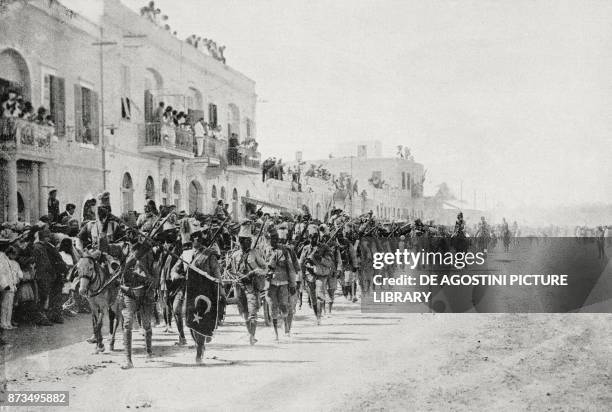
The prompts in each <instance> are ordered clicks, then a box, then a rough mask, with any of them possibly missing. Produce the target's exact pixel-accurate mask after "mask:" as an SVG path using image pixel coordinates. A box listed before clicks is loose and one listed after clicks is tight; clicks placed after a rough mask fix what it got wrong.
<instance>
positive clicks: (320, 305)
mask: <svg viewBox="0 0 612 412" xmlns="http://www.w3.org/2000/svg"><path fill="white" fill-rule="evenodd" d="M316 305H317V307H316V310H315V314H316V316H317V325H320V324H321V312H322V310H323V308H324V307H325V302H323V301H321V300H319V299H317V303H316Z"/></svg>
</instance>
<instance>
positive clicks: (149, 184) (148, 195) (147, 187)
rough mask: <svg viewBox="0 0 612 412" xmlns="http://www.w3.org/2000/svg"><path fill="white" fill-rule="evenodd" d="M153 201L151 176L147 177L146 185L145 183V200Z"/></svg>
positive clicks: (153, 190) (153, 192) (153, 187)
mask: <svg viewBox="0 0 612 412" xmlns="http://www.w3.org/2000/svg"><path fill="white" fill-rule="evenodd" d="M149 199H151V200H155V183H154V182H153V178H152V177H151V176H149V177H147V183H145V200H149Z"/></svg>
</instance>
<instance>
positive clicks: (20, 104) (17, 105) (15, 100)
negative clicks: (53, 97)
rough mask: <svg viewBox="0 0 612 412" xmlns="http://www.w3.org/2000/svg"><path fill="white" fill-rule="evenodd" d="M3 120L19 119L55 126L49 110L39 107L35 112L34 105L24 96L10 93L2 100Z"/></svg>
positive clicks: (0, 105)
mask: <svg viewBox="0 0 612 412" xmlns="http://www.w3.org/2000/svg"><path fill="white" fill-rule="evenodd" d="M0 107H1V108H2V117H3V118H18V119H23V120H27V121H31V122H36V123H39V124H44V125H47V126H54V122H53V117H52V116H51V115H50V114H49V113H47V109H45V108H44V107H42V106H41V107H39V108H38V110H37V111H36V112H35V111H34V107H33V106H32V103H31V102H29V101H28V100H25V99H24V98H23V96H22V95H20V94H18V93H16V92H14V91H10V92H8V93H7V94H6V95H5V96H2V98H1V99H0Z"/></svg>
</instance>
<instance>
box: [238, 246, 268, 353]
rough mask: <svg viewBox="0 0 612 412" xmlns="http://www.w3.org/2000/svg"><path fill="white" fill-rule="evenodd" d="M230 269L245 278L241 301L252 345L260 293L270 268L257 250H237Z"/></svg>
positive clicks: (241, 287) (240, 289)
mask: <svg viewBox="0 0 612 412" xmlns="http://www.w3.org/2000/svg"><path fill="white" fill-rule="evenodd" d="M245 254H246V256H245ZM230 268H231V271H232V273H234V274H236V275H238V276H243V278H242V279H241V280H240V287H239V292H240V296H239V301H240V304H241V305H242V308H243V312H244V314H245V320H246V326H247V330H248V331H249V334H250V335H251V343H254V342H253V341H254V338H255V330H256V329H257V311H258V310H259V293H260V292H261V291H263V290H264V289H265V276H266V274H267V273H268V266H267V265H266V262H265V261H264V260H263V258H262V257H261V255H260V253H259V252H258V251H257V250H250V251H248V252H244V251H243V250H237V251H236V252H234V253H233V254H232V256H231V260H230Z"/></svg>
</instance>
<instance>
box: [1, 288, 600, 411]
mask: <svg viewBox="0 0 612 412" xmlns="http://www.w3.org/2000/svg"><path fill="white" fill-rule="evenodd" d="M611 324H612V315H593V314H573V315H477V314H454V315H453V314H444V315H440V314H376V315H374V314H362V313H361V312H360V308H359V305H356V304H350V303H346V302H344V299H343V298H339V299H338V303H337V310H336V311H335V313H334V314H333V315H332V316H331V317H328V318H326V319H324V322H323V325H321V326H316V325H315V323H314V318H313V316H312V313H311V311H310V309H309V308H308V307H307V305H304V307H303V309H302V311H300V312H299V316H298V318H297V320H296V322H295V333H294V336H293V337H292V338H290V339H282V340H281V342H280V343H275V342H274V341H273V336H272V335H273V332H272V330H271V328H264V327H260V328H259V329H258V333H257V335H258V338H259V342H258V344H257V345H255V346H254V347H251V346H249V344H248V340H247V336H246V331H245V329H244V327H243V326H242V323H241V321H240V318H239V317H238V315H237V314H236V313H235V311H234V308H230V314H229V316H228V319H227V322H226V324H225V325H224V326H223V327H221V328H220V329H219V330H218V333H217V336H216V337H215V338H214V340H213V342H212V343H210V344H209V345H208V347H207V352H206V356H207V358H206V360H205V365H202V366H196V365H195V363H194V357H195V349H193V348H179V347H175V346H174V345H173V342H174V341H175V340H176V335H175V334H163V333H162V330H161V329H159V328H156V329H155V330H154V349H155V352H156V355H157V357H156V358H155V359H154V361H153V362H150V363H146V362H145V359H144V348H143V338H142V335H141V334H140V333H135V334H134V335H135V337H136V339H137V342H136V349H135V351H136V354H135V360H134V363H135V366H136V367H135V369H133V370H130V371H122V370H120V368H119V364H120V362H121V361H122V352H120V351H117V352H113V353H110V354H109V353H107V354H101V355H94V354H92V352H93V346H92V345H89V344H87V343H84V342H82V341H80V342H78V343H74V344H70V345H67V346H63V347H60V348H55V349H52V350H50V351H45V352H40V353H35V354H31V355H26V356H22V357H19V358H18V359H9V360H8V361H7V362H6V364H5V365H4V371H5V374H6V376H7V378H8V389H10V390H20V389H21V390H33V389H37V390H68V391H70V409H71V410H82V411H85V410H88V411H91V410H104V411H117V410H128V409H129V410H133V409H136V408H138V409H139V410H140V409H142V408H145V409H147V410H160V411H162V410H163V411H167V410H176V409H178V410H194V411H195V410H211V411H218V410H260V409H266V410H344V411H346V410H575V409H579V410H584V409H588V410H609V409H610V408H611V407H612V395H611V394H610V388H611V387H612V380H611V374H612V364H611V362H610V359H612V344H611V342H612V332H611V331H612V327H610V325H611ZM86 337H87V335H85V336H83V338H86ZM117 346H118V347H121V345H120V344H119V345H117Z"/></svg>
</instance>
